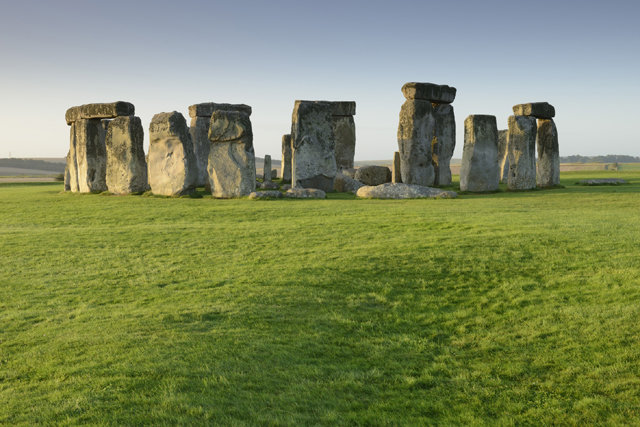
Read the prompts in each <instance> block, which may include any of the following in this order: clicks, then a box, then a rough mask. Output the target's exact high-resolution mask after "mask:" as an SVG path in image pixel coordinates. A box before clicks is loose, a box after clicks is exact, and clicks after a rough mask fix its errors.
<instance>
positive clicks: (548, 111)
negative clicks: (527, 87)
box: [513, 102, 556, 119]
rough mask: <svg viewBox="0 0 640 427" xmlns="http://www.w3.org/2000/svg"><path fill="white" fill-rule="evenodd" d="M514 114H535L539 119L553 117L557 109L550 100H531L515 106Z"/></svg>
mask: <svg viewBox="0 0 640 427" xmlns="http://www.w3.org/2000/svg"><path fill="white" fill-rule="evenodd" d="M513 114H514V115H516V116H533V117H535V118H537V119H552V118H554V117H555V115H556V109H555V108H553V105H551V104H549V103H548V102H530V103H528V104H518V105H514V106H513Z"/></svg>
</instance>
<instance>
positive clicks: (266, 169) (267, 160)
mask: <svg viewBox="0 0 640 427" xmlns="http://www.w3.org/2000/svg"><path fill="white" fill-rule="evenodd" d="M262 181H263V182H271V156H270V155H269V154H265V156H264V164H263V167H262Z"/></svg>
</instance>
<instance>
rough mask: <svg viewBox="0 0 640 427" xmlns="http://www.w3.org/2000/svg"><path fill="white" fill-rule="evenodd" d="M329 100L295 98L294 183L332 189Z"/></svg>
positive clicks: (331, 129) (293, 121) (332, 158)
mask: <svg viewBox="0 0 640 427" xmlns="http://www.w3.org/2000/svg"><path fill="white" fill-rule="evenodd" d="M332 111H333V107H332V103H331V102H326V101H296V102H295V106H294V108H293V114H292V120H291V121H292V125H291V140H292V144H293V145H292V147H293V149H292V171H291V173H292V182H293V187H294V188H295V187H303V188H317V189H320V190H323V191H325V192H329V191H333V181H334V179H335V177H336V172H337V166H336V157H335V141H334V134H333V126H332Z"/></svg>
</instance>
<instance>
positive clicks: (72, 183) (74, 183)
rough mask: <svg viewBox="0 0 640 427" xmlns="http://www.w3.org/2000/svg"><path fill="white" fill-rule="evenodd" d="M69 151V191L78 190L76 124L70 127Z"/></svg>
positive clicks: (74, 191)
mask: <svg viewBox="0 0 640 427" xmlns="http://www.w3.org/2000/svg"><path fill="white" fill-rule="evenodd" d="M69 134H70V137H69V153H68V154H67V166H66V168H67V171H68V173H69V191H71V192H72V193H77V192H78V162H77V160H76V124H75V122H72V123H71V128H69Z"/></svg>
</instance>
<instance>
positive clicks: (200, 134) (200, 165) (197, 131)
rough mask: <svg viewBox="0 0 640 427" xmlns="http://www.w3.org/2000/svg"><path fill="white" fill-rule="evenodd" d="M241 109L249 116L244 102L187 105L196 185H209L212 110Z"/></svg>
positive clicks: (249, 113)
mask: <svg viewBox="0 0 640 427" xmlns="http://www.w3.org/2000/svg"><path fill="white" fill-rule="evenodd" d="M220 110H222V111H241V112H244V113H246V114H247V115H249V116H251V107H250V106H248V105H245V104H225V103H216V102H204V103H201V104H193V105H190V106H189V117H191V126H190V127H189V133H190V134H191V140H192V142H193V152H194V155H195V157H196V164H197V171H198V179H197V182H196V184H197V186H198V187H206V186H208V185H209V175H208V172H207V165H208V163H209V148H210V145H211V141H209V125H210V124H211V115H212V114H213V112H214V111H220Z"/></svg>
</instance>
